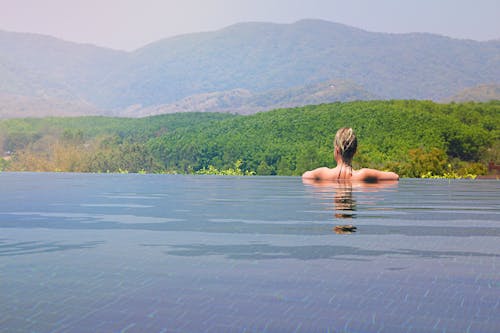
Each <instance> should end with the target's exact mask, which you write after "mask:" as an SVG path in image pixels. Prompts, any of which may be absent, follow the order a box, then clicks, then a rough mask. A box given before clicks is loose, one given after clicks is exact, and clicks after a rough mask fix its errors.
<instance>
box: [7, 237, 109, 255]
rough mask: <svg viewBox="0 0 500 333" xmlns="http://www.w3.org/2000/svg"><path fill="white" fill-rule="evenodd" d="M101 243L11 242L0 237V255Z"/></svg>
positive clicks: (64, 248)
mask: <svg viewBox="0 0 500 333" xmlns="http://www.w3.org/2000/svg"><path fill="white" fill-rule="evenodd" d="M103 243H104V242H102V241H90V242H83V243H76V244H65V243H62V242H41V241H27V242H13V241H10V240H7V239H0V257H3V256H8V257H10V256H19V255H29V254H40V253H49V252H60V251H68V250H81V249H90V248H94V247H96V246H98V245H101V244H103Z"/></svg>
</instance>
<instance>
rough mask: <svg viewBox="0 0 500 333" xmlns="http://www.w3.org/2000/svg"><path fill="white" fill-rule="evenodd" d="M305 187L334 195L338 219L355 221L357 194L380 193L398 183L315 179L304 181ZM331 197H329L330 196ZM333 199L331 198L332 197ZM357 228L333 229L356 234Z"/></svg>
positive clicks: (341, 232)
mask: <svg viewBox="0 0 500 333" xmlns="http://www.w3.org/2000/svg"><path fill="white" fill-rule="evenodd" d="M302 181H303V183H304V184H305V185H312V186H313V187H314V188H315V190H319V191H320V192H321V193H322V194H323V195H324V194H330V195H331V194H333V211H334V216H335V218H336V219H354V218H356V214H355V212H356V210H357V205H356V199H355V197H354V195H353V187H354V188H355V192H369V191H378V190H380V189H382V188H386V187H392V186H394V185H395V184H396V185H397V181H384V182H376V183H364V182H352V181H318V180H314V179H303V180H302ZM328 196H329V195H328ZM330 198H331V196H330ZM356 230H357V227H356V226H354V225H352V224H341V225H337V226H335V227H334V228H333V231H335V233H337V234H351V233H353V232H356Z"/></svg>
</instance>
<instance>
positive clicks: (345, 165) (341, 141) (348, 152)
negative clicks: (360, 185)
mask: <svg viewBox="0 0 500 333" xmlns="http://www.w3.org/2000/svg"><path fill="white" fill-rule="evenodd" d="M357 147H358V140H357V139H356V135H354V131H353V130H352V128H347V127H343V128H341V129H339V130H338V131H337V134H336V135H335V140H334V158H335V161H336V162H337V166H336V167H335V168H333V169H330V168H327V167H322V168H317V169H314V170H311V171H306V172H305V173H304V174H303V175H302V178H303V179H314V180H326V181H332V180H353V181H364V182H377V181H381V180H398V179H399V176H398V175H397V174H396V173H394V172H385V171H380V170H375V169H360V170H354V169H353V168H352V158H353V157H354V154H355V153H356V149H357Z"/></svg>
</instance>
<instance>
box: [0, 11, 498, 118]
mask: <svg viewBox="0 0 500 333" xmlns="http://www.w3.org/2000/svg"><path fill="white" fill-rule="evenodd" d="M498 54H500V42H499V41H488V42H477V41H472V40H458V39H452V38H448V37H443V36H439V35H432V34H427V33H411V34H386V33H374V32H368V31H364V30H361V29H357V28H353V27H349V26H346V25H342V24H337V23H332V22H326V21H321V20H303V21H299V22H296V23H293V24H273V23H241V24H236V25H232V26H229V27H227V28H225V29H221V30H218V31H212V32H204V33H195V34H188V35H181V36H177V37H173V38H168V39H164V40H160V41H158V42H155V43H152V44H149V45H147V46H145V47H143V48H140V49H138V50H136V51H134V52H120V51H114V50H109V49H106V48H101V47H96V46H92V45H86V44H76V43H71V42H66V41H62V40H59V39H56V38H53V37H48V36H41V35H35V34H21V33H12V32H0V93H4V94H10V95H15V96H25V97H36V98H41V99H46V98H47V99H57V100H64V101H67V102H71V103H73V102H74V101H78V103H83V104H84V105H88V106H91V108H92V109H93V110H103V111H102V112H104V113H107V114H120V112H121V111H122V110H126V112H128V113H131V112H132V113H133V111H134V110H135V111H137V112H138V113H141V112H142V113H144V112H147V110H151V108H153V109H154V108H156V109H155V110H160V109H161V108H164V109H169V110H173V107H172V105H175V104H176V103H177V104H179V105H185V104H186V103H195V102H196V101H198V100H200V101H201V102H204V101H206V100H207V99H208V100H212V99H213V98H214V96H215V100H216V101H217V102H213V103H215V104H220V103H222V102H221V100H222V101H223V100H227V99H228V98H229V99H230V100H233V99H234V100H235V102H236V104H235V105H230V106H228V107H227V108H226V109H231V108H232V109H239V108H240V106H241V105H242V103H247V102H248V103H250V104H251V105H250V106H247V105H243V106H244V107H245V108H247V109H248V110H251V109H256V106H255V105H257V106H258V104H259V102H258V99H259V98H261V99H262V98H264V99H269V98H272V96H274V97H276V98H277V100H269V101H268V102H266V103H264V104H265V105H263V106H265V107H267V106H272V105H287V103H289V104H290V105H297V104H308V103H309V102H307V101H306V100H301V98H300V95H301V92H300V91H301V89H305V90H307V89H308V88H306V87H311V86H315V85H321V84H327V83H328V82H332V81H335V82H350V84H352V85H353V86H354V87H357V88H359V89H362V90H363V91H365V92H366V96H377V97H378V98H381V99H431V100H442V99H444V98H446V97H448V96H451V95H453V94H455V93H456V92H457V91H460V90H463V89H466V88H469V87H474V86H477V85H481V84H485V83H494V84H499V83H500V57H499V56H498ZM300 87H303V88H300ZM280 91H281V92H283V93H282V94H281V95H280V93H279V92H280ZM285 91H288V92H287V93H284V92H285ZM290 92H295V93H297V96H292V95H289V93H290ZM246 95H249V96H250V97H251V98H250V97H249V96H246ZM221 96H222V97H221ZM231 96H232V97H231ZM245 96H246V97H245ZM287 96H289V97H287ZM302 96H305V95H302ZM247 98H250V100H248V99H247ZM287 98H288V100H287ZM336 98H337V97H334V100H339V99H338V98H337V99H336ZM364 98H365V97H364V93H363V94H361V96H360V97H358V99H364ZM334 100H325V102H330V101H334ZM340 100H341V99H340ZM253 104H255V105H254V106H252V105H253ZM166 105H170V106H169V107H166ZM181 108H182V107H181ZM193 108H194V109H196V108H204V106H203V105H201V104H200V105H199V106H196V105H193V106H192V107H190V108H188V109H193ZM144 109H146V111H144ZM205 109H207V110H208V109H210V108H207V107H205ZM223 109H224V107H223ZM140 110H143V111H140ZM213 110H217V108H213ZM242 112H243V111H242ZM245 112H246V111H245ZM249 112H250V111H249ZM0 116H1V114H0Z"/></svg>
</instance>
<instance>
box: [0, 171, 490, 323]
mask: <svg viewBox="0 0 500 333" xmlns="http://www.w3.org/2000/svg"><path fill="white" fill-rule="evenodd" d="M499 193H500V182H499V181H496V180H491V181H487V180H477V181H471V180H453V181H448V180H411V179H403V180H401V181H400V182H399V183H396V184H386V185H384V186H376V185H367V186H358V185H354V186H349V185H348V184H337V185H334V184H327V185H325V184H322V185H321V186H319V185H312V184H303V183H302V181H301V179H300V178H294V177H216V176H172V175H108V174H64V173H53V174H51V173H48V174H47V173H0V331H2V332H398V333H399V332H471V333H472V332H500V199H499ZM345 224H352V225H354V226H356V227H357V229H356V231H355V232H352V233H349V232H347V233H337V232H335V229H334V227H335V226H336V225H345Z"/></svg>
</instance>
